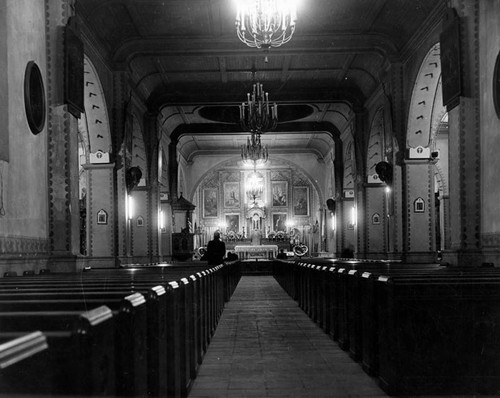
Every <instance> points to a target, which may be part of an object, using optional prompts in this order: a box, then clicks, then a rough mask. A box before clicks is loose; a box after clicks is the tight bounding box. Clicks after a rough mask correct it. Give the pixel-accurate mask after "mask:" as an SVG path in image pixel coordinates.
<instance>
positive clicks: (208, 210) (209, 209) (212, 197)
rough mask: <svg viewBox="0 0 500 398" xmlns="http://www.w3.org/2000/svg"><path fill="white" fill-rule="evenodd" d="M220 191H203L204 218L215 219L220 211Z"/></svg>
mask: <svg viewBox="0 0 500 398" xmlns="http://www.w3.org/2000/svg"><path fill="white" fill-rule="evenodd" d="M217 200H218V189H217V188H205V189H204V190H203V217H205V218H215V217H217V210H218V204H217Z"/></svg>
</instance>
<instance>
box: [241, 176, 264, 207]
mask: <svg viewBox="0 0 500 398" xmlns="http://www.w3.org/2000/svg"><path fill="white" fill-rule="evenodd" d="M245 185H246V186H245V191H246V193H247V195H248V196H249V197H250V198H251V199H252V200H253V205H256V204H257V202H256V201H257V198H258V197H260V196H261V195H262V192H263V191H264V184H263V181H262V177H261V176H260V175H259V174H257V171H256V170H255V168H254V170H253V172H252V174H250V176H249V177H248V179H247V183H246V184H245Z"/></svg>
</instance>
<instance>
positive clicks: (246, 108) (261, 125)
mask: <svg viewBox="0 0 500 398" xmlns="http://www.w3.org/2000/svg"><path fill="white" fill-rule="evenodd" d="M277 123H278V105H276V103H274V104H272V105H270V104H269V93H265V92H264V90H263V88H262V84H260V83H257V84H254V85H253V92H252V94H251V95H250V93H247V102H242V103H241V105H240V124H241V127H242V128H243V129H244V130H246V131H250V133H251V136H250V137H248V138H247V143H246V145H243V146H242V147H241V158H242V159H243V161H244V163H253V164H254V165H255V164H262V163H265V162H266V161H267V159H268V151H267V147H263V146H262V143H261V139H260V136H261V134H262V133H264V132H266V131H270V130H273V129H274V128H275V127H276V125H277Z"/></svg>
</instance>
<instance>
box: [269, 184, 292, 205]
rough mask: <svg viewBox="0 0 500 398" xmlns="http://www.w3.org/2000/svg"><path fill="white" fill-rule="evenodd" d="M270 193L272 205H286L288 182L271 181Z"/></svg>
mask: <svg viewBox="0 0 500 398" xmlns="http://www.w3.org/2000/svg"><path fill="white" fill-rule="evenodd" d="M271 194H272V204H273V207H286V206H288V182H287V181H272V182H271Z"/></svg>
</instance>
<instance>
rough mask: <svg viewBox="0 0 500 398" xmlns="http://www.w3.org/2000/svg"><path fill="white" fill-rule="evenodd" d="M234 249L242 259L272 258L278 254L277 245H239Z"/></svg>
mask: <svg viewBox="0 0 500 398" xmlns="http://www.w3.org/2000/svg"><path fill="white" fill-rule="evenodd" d="M234 251H235V252H236V254H238V257H239V259H240V260H248V259H259V258H261V259H264V260H268V259H269V260H272V259H273V258H275V257H276V255H277V254H278V246H277V245H258V246H255V245H237V246H235V247H234Z"/></svg>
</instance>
